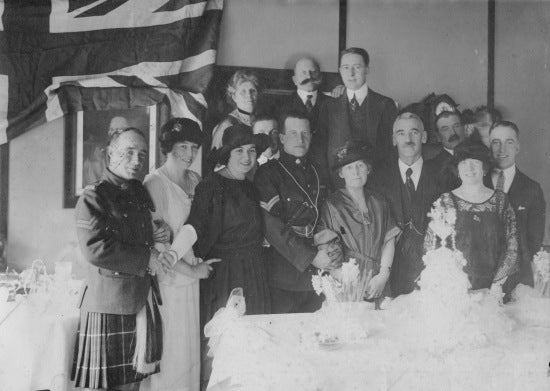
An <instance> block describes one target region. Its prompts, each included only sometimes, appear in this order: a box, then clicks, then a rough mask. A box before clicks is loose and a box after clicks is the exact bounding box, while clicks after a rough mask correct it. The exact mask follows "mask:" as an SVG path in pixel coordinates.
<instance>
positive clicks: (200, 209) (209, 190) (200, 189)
mask: <svg viewBox="0 0 550 391" xmlns="http://www.w3.org/2000/svg"><path fill="white" fill-rule="evenodd" d="M218 187H219V186H216V183H214V181H213V180H210V179H207V180H203V181H202V182H200V183H199V184H198V186H197V188H196V189H195V196H194V198H193V204H192V205H191V212H190V213H189V218H188V220H187V224H189V225H192V226H193V228H194V229H195V232H196V235H197V242H196V243H195V245H194V249H195V252H196V254H197V255H198V256H200V257H203V258H204V257H206V256H207V255H208V253H209V252H210V249H211V248H212V246H213V245H214V244H215V243H216V241H217V240H218V238H219V236H220V234H221V229H222V224H223V221H222V220H223V205H222V198H223V197H222V196H221V188H220V189H218Z"/></svg>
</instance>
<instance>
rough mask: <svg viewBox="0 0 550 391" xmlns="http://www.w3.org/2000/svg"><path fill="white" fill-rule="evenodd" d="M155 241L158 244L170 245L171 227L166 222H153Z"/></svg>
mask: <svg viewBox="0 0 550 391" xmlns="http://www.w3.org/2000/svg"><path fill="white" fill-rule="evenodd" d="M153 240H154V241H155V242H156V243H170V227H169V226H168V224H166V223H165V222H164V221H162V220H155V221H153Z"/></svg>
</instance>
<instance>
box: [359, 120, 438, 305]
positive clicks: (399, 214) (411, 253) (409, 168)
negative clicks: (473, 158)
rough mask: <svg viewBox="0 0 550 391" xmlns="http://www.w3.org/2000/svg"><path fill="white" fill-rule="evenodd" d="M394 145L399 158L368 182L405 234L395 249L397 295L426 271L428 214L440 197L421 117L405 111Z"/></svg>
mask: <svg viewBox="0 0 550 391" xmlns="http://www.w3.org/2000/svg"><path fill="white" fill-rule="evenodd" d="M392 139H393V145H395V146H396V147H397V154H398V157H396V158H394V159H392V160H391V161H390V162H388V163H386V164H384V165H383V166H380V167H379V168H378V169H377V170H375V171H374V172H373V177H372V178H371V179H370V180H369V181H370V182H371V184H370V186H372V187H373V189H375V190H377V191H378V192H380V193H381V194H382V195H384V197H385V198H386V200H387V201H388V203H389V204H390V210H391V212H392V215H393V217H394V219H395V221H396V222H397V225H398V226H399V227H400V228H401V230H402V231H403V232H402V234H401V237H400V238H399V240H398V242H397V244H396V246H395V255H394V261H393V266H392V270H391V274H390V284H391V288H392V292H393V294H394V296H398V295H401V294H406V293H410V292H412V291H413V290H414V288H415V287H416V279H417V278H418V276H419V275H420V272H421V271H422V269H423V268H424V264H423V262H422V255H423V245H424V233H425V231H426V227H427V226H428V222H429V221H428V218H427V213H428V212H429V211H430V209H431V206H432V204H433V202H434V201H435V200H436V199H437V198H438V197H439V195H440V194H441V190H440V188H439V186H438V182H437V179H436V174H437V170H436V167H434V166H433V165H432V164H431V163H430V162H429V161H424V160H423V159H422V144H424V143H425V142H426V139H427V134H426V131H425V130H424V125H423V123H422V120H421V119H420V117H418V116H417V115H416V114H413V113H410V112H405V113H402V114H400V115H399V116H398V117H397V119H396V120H395V122H394V124H393V136H392Z"/></svg>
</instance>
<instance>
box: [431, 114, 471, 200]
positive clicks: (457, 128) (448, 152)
mask: <svg viewBox="0 0 550 391" xmlns="http://www.w3.org/2000/svg"><path fill="white" fill-rule="evenodd" d="M435 127H436V129H437V135H438V137H439V140H440V141H441V147H442V148H441V152H439V154H437V155H436V156H435V157H434V158H433V159H431V163H432V164H433V165H434V166H435V167H437V168H438V171H439V172H438V181H439V185H440V186H441V190H442V191H443V192H447V191H451V190H453V189H456V188H457V187H458V186H460V179H458V176H457V175H455V174H454V173H453V168H452V166H453V155H454V149H455V147H456V146H457V145H458V144H460V143H461V142H462V141H463V140H464V138H465V132H464V126H463V125H462V120H461V118H460V113H459V112H458V111H442V112H441V113H439V114H438V115H437V117H436V119H435Z"/></svg>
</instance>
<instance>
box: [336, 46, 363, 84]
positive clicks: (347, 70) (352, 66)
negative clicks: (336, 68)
mask: <svg viewBox="0 0 550 391" xmlns="http://www.w3.org/2000/svg"><path fill="white" fill-rule="evenodd" d="M368 71H369V68H368V67H367V66H366V65H365V61H364V60H363V57H362V56H361V55H359V54H355V53H347V54H344V55H343V56H342V60H341V61H340V76H341V77H342V81H343V82H344V85H345V86H346V88H347V89H349V90H352V91H356V90H358V89H359V88H361V87H362V86H363V84H365V82H366V81H367V73H368Z"/></svg>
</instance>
